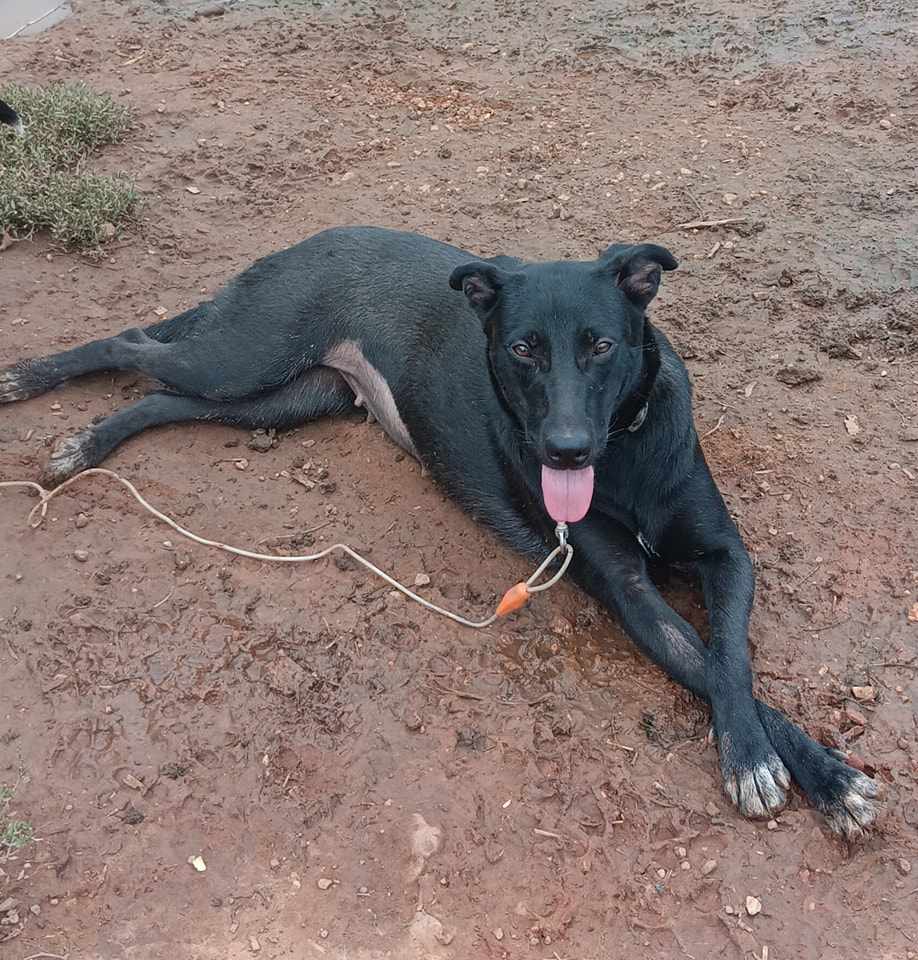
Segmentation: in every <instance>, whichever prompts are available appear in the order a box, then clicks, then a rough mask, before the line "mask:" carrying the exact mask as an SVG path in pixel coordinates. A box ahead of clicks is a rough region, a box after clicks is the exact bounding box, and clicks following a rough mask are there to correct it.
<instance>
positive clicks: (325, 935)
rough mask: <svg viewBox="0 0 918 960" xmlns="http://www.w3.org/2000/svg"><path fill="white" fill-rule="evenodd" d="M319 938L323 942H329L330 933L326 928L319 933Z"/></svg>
mask: <svg viewBox="0 0 918 960" xmlns="http://www.w3.org/2000/svg"><path fill="white" fill-rule="evenodd" d="M319 937H320V938H321V939H322V940H327V939H328V931H327V930H326V929H325V927H322V929H321V930H320V931H319Z"/></svg>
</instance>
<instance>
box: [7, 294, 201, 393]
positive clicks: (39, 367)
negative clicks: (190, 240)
mask: <svg viewBox="0 0 918 960" xmlns="http://www.w3.org/2000/svg"><path fill="white" fill-rule="evenodd" d="M199 312H200V307H194V308H192V309H191V310H186V311H185V312H184V313H181V314H178V315H177V316H175V317H169V318H168V319H166V320H161V321H159V322H158V323H154V324H151V325H150V326H149V327H147V328H146V329H145V330H126V331H124V332H123V333H119V334H117V335H116V336H114V337H105V338H104V339H102V340H93V341H92V342H91V343H84V344H82V345H80V346H79V347H74V348H73V349H72V350H64V351H62V352H61V353H53V354H51V355H49V356H47V357H36V358H35V359H31V360H20V361H19V362H18V363H14V364H13V365H12V366H10V367H7V368H6V369H4V370H0V403H13V402H14V401H16V400H28V399H29V398H30V397H37V396H40V395H41V394H43V393H46V392H47V391H48V390H51V389H52V388H53V387H56V386H57V385H58V384H60V383H64V382H65V381H66V380H72V379H73V378H74V377H82V376H85V375H86V374H89V373H101V372H103V371H106V370H140V371H141V372H144V373H146V372H147V371H146V370H145V369H144V364H143V360H144V357H143V353H142V351H139V350H138V349H137V348H138V347H142V345H143V344H145V343H150V344H151V345H154V346H155V345H158V344H169V343H173V342H174V341H176V340H179V339H181V338H182V337H183V336H185V335H186V334H187V332H188V331H189V330H190V329H193V325H194V321H195V319H196V318H197V315H198V314H199ZM151 375H155V374H151ZM171 385H172V384H170V386H171ZM183 392H187V393H194V392H195V391H194V390H186V391H183Z"/></svg>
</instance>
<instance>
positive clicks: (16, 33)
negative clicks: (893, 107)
mask: <svg viewBox="0 0 918 960" xmlns="http://www.w3.org/2000/svg"><path fill="white" fill-rule="evenodd" d="M69 2H70V0H61V2H60V3H59V4H58V5H57V6H56V7H52V8H51V9H50V10H48V11H46V12H45V13H43V14H42V15H41V16H40V17H36V18H35V19H34V20H30V21H29V22H28V23H24V24H23V25H22V26H21V27H20V28H19V29H18V30H14V31H13V32H12V33H11V34H10V35H9V36H7V37H4V38H3V39H4V40H12V39H13V37H18V36H19V34H20V33H22V31H23V30H28V29H29V27H34V26H35V24H36V23H40V22H41V21H42V20H44V19H45V17H50V16H51V14H52V13H55V12H56V11H58V10H60V8H61V7H66V6H67V4H68V3H69ZM36 956H38V957H40V956H48V957H50V956H51V954H50V953H48V954H40V953H38V954H36ZM26 960H28V958H26Z"/></svg>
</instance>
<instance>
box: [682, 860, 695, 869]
mask: <svg viewBox="0 0 918 960" xmlns="http://www.w3.org/2000/svg"><path fill="white" fill-rule="evenodd" d="M679 866H680V867H682V869H683V870H691V869H692V865H691V864H690V863H689V862H688V860H683V861H682V863H680V864H679Z"/></svg>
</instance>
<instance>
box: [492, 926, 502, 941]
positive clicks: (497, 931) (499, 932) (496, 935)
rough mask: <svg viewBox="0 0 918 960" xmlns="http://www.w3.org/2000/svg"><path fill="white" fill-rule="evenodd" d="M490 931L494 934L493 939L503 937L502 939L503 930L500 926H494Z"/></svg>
mask: <svg viewBox="0 0 918 960" xmlns="http://www.w3.org/2000/svg"><path fill="white" fill-rule="evenodd" d="M491 933H493V934H494V939H495V940H498V941H500V940H503V939H504V931H503V930H502V929H501V928H500V927H495V928H494V929H493V930H492V931H491Z"/></svg>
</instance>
